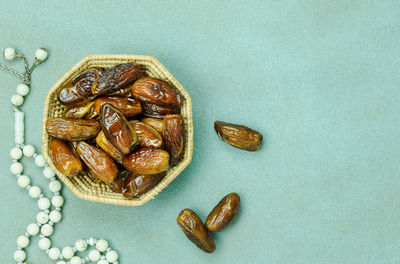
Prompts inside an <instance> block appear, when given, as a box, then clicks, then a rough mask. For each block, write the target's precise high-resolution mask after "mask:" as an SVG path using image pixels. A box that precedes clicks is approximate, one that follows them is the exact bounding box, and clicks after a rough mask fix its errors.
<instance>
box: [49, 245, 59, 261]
mask: <svg viewBox="0 0 400 264" xmlns="http://www.w3.org/2000/svg"><path fill="white" fill-rule="evenodd" d="M48 254H49V258H50V259H52V260H56V259H58V258H59V257H60V254H61V251H60V249H59V248H56V247H53V248H50V250H49V253H48Z"/></svg>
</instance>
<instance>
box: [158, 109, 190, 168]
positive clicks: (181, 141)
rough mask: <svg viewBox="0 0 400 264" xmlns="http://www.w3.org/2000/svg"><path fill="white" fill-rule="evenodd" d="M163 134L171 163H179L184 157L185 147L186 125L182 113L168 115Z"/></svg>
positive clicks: (164, 121) (165, 118) (165, 119)
mask: <svg viewBox="0 0 400 264" xmlns="http://www.w3.org/2000/svg"><path fill="white" fill-rule="evenodd" d="M162 134H163V138H164V142H165V148H166V149H167V151H168V152H169V154H170V162H171V164H176V163H178V162H179V161H180V160H181V159H182V157H183V154H184V147H185V126H184V124H183V119H182V117H181V115H166V116H165V117H164V120H163V132H162Z"/></svg>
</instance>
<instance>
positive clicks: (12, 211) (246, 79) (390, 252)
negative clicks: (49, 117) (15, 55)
mask: <svg viewBox="0 0 400 264" xmlns="http://www.w3.org/2000/svg"><path fill="white" fill-rule="evenodd" d="M74 2H75V3H73V1H62V3H61V2H56V1H50V0H46V1H5V0H2V1H1V2H0V10H2V11H1V13H2V19H1V20H2V22H1V23H0V32H1V40H0V43H1V45H0V46H1V47H0V49H1V50H2V49H4V48H5V47H7V46H14V47H16V48H18V50H20V51H22V52H23V53H24V54H26V55H28V57H30V58H32V57H33V54H34V51H35V49H36V48H38V47H46V48H47V49H48V50H49V53H50V56H49V58H48V60H47V61H46V62H45V63H44V64H43V65H40V67H39V68H38V69H37V70H36V71H35V72H34V74H33V79H32V88H31V93H30V95H29V97H28V98H27V99H26V103H25V104H24V106H23V110H24V111H25V112H26V142H28V143H31V144H33V145H34V146H35V147H36V148H37V149H39V148H40V144H41V121H42V111H43V102H44V97H45V94H46V92H47V90H48V89H49V88H50V87H51V86H52V85H53V84H54V83H55V82H56V81H57V80H58V79H59V78H60V77H61V76H62V75H63V74H64V73H65V72H66V71H67V70H68V69H69V68H70V67H72V66H73V65H74V64H75V63H76V62H78V61H79V60H80V59H81V58H83V57H84V56H86V55H88V54H102V53H126V54H146V55H152V56H154V57H156V58H158V59H159V60H160V61H161V62H162V63H163V64H164V65H165V66H166V67H167V68H168V69H169V70H170V71H171V73H172V74H173V75H174V76H175V77H176V79H178V80H179V81H180V82H181V84H182V85H183V87H185V88H186V90H187V91H188V92H189V94H190V95H191V97H192V101H193V116H194V146H195V147H194V155H193V161H192V163H191V164H190V166H189V167H188V168H187V169H186V170H185V171H184V172H183V173H182V174H181V175H179V176H178V177H177V178H176V179H175V181H173V182H172V183H171V184H170V185H169V186H168V187H167V188H166V189H164V191H162V192H161V193H160V194H159V195H158V196H157V198H156V199H155V200H152V201H150V202H149V203H148V204H146V205H144V206H141V207H119V206H111V205H103V204H97V203H93V202H88V201H83V200H80V199H78V198H77V197H75V196H74V195H73V194H72V193H71V192H70V191H69V190H68V189H67V188H63V194H64V195H65V198H66V202H65V206H64V209H63V216H64V219H63V221H62V222H61V223H60V224H58V225H57V226H56V228H55V234H54V235H53V237H52V240H53V242H54V245H55V246H58V247H63V246H66V245H71V244H73V243H74V242H75V240H76V239H78V238H81V237H91V236H94V237H103V238H106V239H107V240H109V241H110V243H111V245H112V246H113V247H114V248H115V249H116V250H117V251H118V252H119V254H120V261H121V263H290V264H293V263H363V264H364V263H398V262H399V261H400V251H399V245H400V244H399V241H400V221H399V219H400V197H399V189H400V177H399V171H400V167H399V164H400V162H399V158H400V148H399V142H400V129H399V125H400V122H399V121H400V120H399V113H400V100H399V84H400V48H399V47H400V45H399V44H400V20H399V14H400V2H399V1H397V0H392V1H385V0H382V1H369V0H366V1H361V0H360V1H357V0H354V1H348V0H336V1H332V0H322V1H321V0H319V1H314V0H312V1H306V0H298V1H288V0H282V1H238V0H234V1H150V0H149V1H141V2H140V3H139V2H136V3H135V1H114V2H111V1H95V2H91V3H89V1H88V2H86V3H83V2H82V3H76V1H74ZM9 64H10V65H12V66H15V67H17V68H19V69H20V66H21V64H20V63H15V62H10V63H9ZM17 84H18V81H17V80H16V79H15V78H14V77H12V76H11V75H9V74H6V73H4V72H0V86H1V92H2V96H1V98H0V111H1V113H2V115H3V117H2V128H1V133H2V136H1V137H0V146H1V152H0V168H1V171H2V187H1V189H0V191H1V197H2V199H3V202H2V205H1V206H0V233H1V239H0V240H1V242H0V243H1V247H0V259H1V263H11V262H12V252H13V251H14V249H15V247H16V244H15V241H16V238H17V237H18V235H20V234H22V233H24V232H25V228H26V226H27V224H28V223H31V222H32V221H34V216H35V215H36V213H37V211H38V210H37V208H36V203H35V201H34V200H33V199H30V198H29V197H28V195H27V193H26V191H24V190H21V189H20V188H19V187H18V186H17V184H16V181H15V178H14V177H13V176H12V175H11V174H10V173H9V165H10V158H9V156H8V155H9V154H8V153H9V149H10V148H11V147H12V146H13V122H14V120H13V117H12V112H11V107H10V104H9V98H10V97H11V95H12V94H13V93H14V91H15V90H14V89H15V87H16V85H17ZM215 120H223V121H227V122H234V123H240V124H244V125H247V126H249V127H252V128H254V129H257V130H259V131H261V132H262V134H263V135H264V142H263V146H262V148H261V149H260V151H258V152H254V153H250V152H246V151H241V150H238V149H235V148H233V147H231V146H229V145H227V144H224V143H222V142H221V141H220V140H219V139H218V138H217V135H216V134H215V132H214V130H213V122H214V121H215ZM23 162H24V164H25V172H26V173H27V174H28V175H30V176H32V178H33V182H34V184H38V185H40V186H45V185H44V184H45V182H46V181H45V179H43V177H42V174H41V171H40V170H39V169H37V168H34V166H33V164H31V163H30V162H25V161H23ZM229 192H237V193H239V194H240V196H241V198H242V207H241V211H240V214H239V216H238V218H237V220H236V221H235V222H234V223H233V224H232V226H230V227H229V228H227V229H226V230H223V231H221V232H220V233H217V234H216V235H215V236H214V237H215V241H216V245H217V248H216V250H215V252H214V253H213V254H205V253H203V252H202V251H200V250H199V249H197V248H196V247H195V246H194V245H193V244H191V243H190V242H189V241H188V240H187V239H186V238H185V236H184V234H183V233H182V231H181V230H180V229H179V227H178V226H177V224H176V217H177V215H178V213H179V211H180V210H181V209H183V208H187V207H188V208H192V209H193V210H195V211H196V212H197V213H198V214H199V215H200V217H201V218H202V219H204V218H205V217H206V216H207V214H208V213H209V211H210V210H211V209H212V208H213V207H214V205H215V204H216V203H217V202H218V201H219V200H220V198H222V197H223V196H224V195H225V194H227V193H229ZM31 243H33V244H35V245H34V246H31V247H29V249H28V250H27V253H28V256H29V260H30V261H29V262H30V263H41V264H47V263H51V262H50V261H49V260H48V258H47V257H46V256H45V254H44V253H43V252H41V251H40V250H39V249H38V248H37V246H36V245H37V238H35V239H34V240H33V241H31Z"/></svg>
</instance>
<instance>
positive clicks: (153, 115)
mask: <svg viewBox="0 0 400 264" xmlns="http://www.w3.org/2000/svg"><path fill="white" fill-rule="evenodd" d="M58 100H59V102H60V103H61V104H63V105H65V106H67V109H66V110H65V111H64V113H63V116H62V117H57V118H52V119H48V120H47V123H46V130H47V132H48V134H49V135H50V136H51V137H52V139H51V143H50V150H51V156H52V159H53V162H54V165H55V166H56V167H57V169H58V170H59V171H60V172H61V173H63V174H64V175H67V176H70V177H73V176H77V175H79V174H82V173H89V175H90V176H91V177H92V178H93V179H94V180H95V181H102V182H104V183H106V184H107V185H108V186H109V187H110V188H111V190H113V191H114V192H119V193H122V194H123V195H124V196H125V197H126V198H128V199H130V198H134V197H138V196H140V195H141V194H143V193H145V192H147V191H148V190H150V189H151V188H152V187H154V186H155V185H157V183H159V182H160V181H161V180H162V178H163V177H164V176H165V172H166V171H167V169H168V168H169V167H170V166H173V165H176V164H177V163H178V162H179V161H180V160H181V159H182V157H183V155H184V146H185V126H184V121H183V118H182V117H181V115H180V108H181V106H182V103H183V99H182V97H181V95H180V93H179V91H178V90H177V89H176V88H175V87H173V86H172V85H171V84H169V83H167V82H165V81H162V80H159V79H156V78H151V77H146V76H144V73H143V71H142V69H141V67H140V65H138V64H135V63H125V64H119V65H116V66H114V67H111V68H107V69H100V68H93V69H89V70H87V71H84V72H82V73H81V74H79V75H77V76H76V77H75V78H74V79H73V80H72V82H71V83H70V85H67V86H66V87H65V88H63V89H62V90H61V91H60V93H59V95H58Z"/></svg>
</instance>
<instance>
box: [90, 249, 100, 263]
mask: <svg viewBox="0 0 400 264" xmlns="http://www.w3.org/2000/svg"><path fill="white" fill-rule="evenodd" d="M88 257H89V259H90V261H93V262H94V261H98V260H99V259H100V252H99V251H98V250H96V249H92V250H91V251H90V252H89V254H88Z"/></svg>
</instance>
